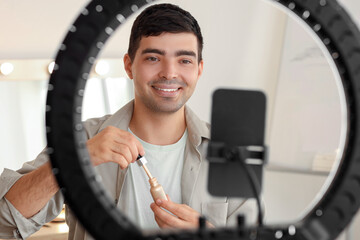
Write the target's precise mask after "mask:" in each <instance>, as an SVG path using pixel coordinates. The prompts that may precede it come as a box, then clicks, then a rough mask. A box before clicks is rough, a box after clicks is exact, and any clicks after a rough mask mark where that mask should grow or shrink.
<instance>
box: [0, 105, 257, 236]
mask: <svg viewBox="0 0 360 240" xmlns="http://www.w3.org/2000/svg"><path fill="white" fill-rule="evenodd" d="M132 113H133V101H131V102H129V103H128V104H127V105H125V106H124V107H123V108H121V109H120V110H119V111H117V112H116V113H115V114H113V115H107V116H104V117H102V118H95V119H89V120H87V121H86V122H85V123H84V126H85V129H86V133H87V135H88V138H92V137H93V136H95V135H96V134H97V133H98V132H99V131H101V130H102V129H104V128H106V127H107V126H115V127H118V128H120V129H123V130H127V129H128V126H129V123H130V120H131V116H132ZM185 118H186V124H187V129H188V139H187V143H186V148H185V159H184V165H183V171H182V177H181V180H182V181H181V182H182V184H181V192H182V202H183V203H184V204H187V205H189V206H190V207H191V208H193V209H195V210H196V211H198V212H200V213H201V214H202V215H204V216H205V217H206V218H207V220H208V221H210V222H211V223H213V224H214V225H215V226H219V227H220V226H231V225H235V224H236V219H237V215H238V214H240V213H241V214H244V215H245V217H246V219H247V223H248V224H250V223H254V222H255V219H256V214H257V213H256V211H257V210H256V202H255V201H254V200H246V201H245V200H244V199H239V198H236V199H235V198H227V197H213V196H211V195H210V194H209V193H208V191H207V174H208V161H207V160H206V159H205V156H206V146H207V143H208V141H209V138H210V128H209V124H207V123H205V122H203V121H201V120H200V119H199V118H198V117H197V116H196V115H195V114H194V113H193V112H192V110H191V109H190V108H189V107H185ZM47 160H48V157H47V155H46V153H45V152H44V151H43V152H42V153H41V154H40V155H39V156H38V157H37V158H36V159H35V160H34V161H32V162H28V163H25V164H24V166H23V167H22V168H21V169H20V170H18V171H16V172H15V171H12V170H9V169H5V170H4V172H3V173H2V174H1V176H0V238H11V237H12V238H18V239H21V238H23V239H25V238H27V237H29V236H30V235H31V234H33V233H34V232H36V231H37V230H39V229H40V227H41V226H42V225H43V224H44V223H46V222H48V221H51V220H52V219H54V218H55V217H56V216H57V215H58V214H59V213H60V211H61V208H62V205H63V203H64V199H63V197H62V195H61V194H60V193H57V194H56V195H55V196H54V197H53V198H52V199H51V200H50V201H49V203H48V204H47V205H46V206H45V207H44V208H43V209H42V210H41V211H40V212H39V213H38V214H36V215H35V216H34V217H32V218H30V219H26V218H24V217H23V216H21V214H20V213H19V212H18V211H17V210H16V209H15V208H14V207H13V206H12V205H11V203H10V202H8V201H7V200H6V199H5V198H4V195H5V194H6V192H7V191H8V190H9V189H10V187H11V186H12V185H13V184H14V183H15V182H16V181H17V180H18V179H19V178H20V177H21V176H22V175H23V174H25V173H27V172H30V171H32V170H34V169H36V168H37V167H39V166H41V165H42V164H43V163H45V162H46V161H47ZM95 169H96V171H97V173H98V174H100V175H101V177H102V179H103V181H102V183H103V185H104V187H105V188H106V189H107V190H108V193H109V196H110V197H111V198H112V200H114V201H117V199H119V196H120V192H121V188H122V184H123V182H124V179H125V175H126V172H127V169H125V170H121V169H120V168H119V166H118V165H117V164H116V163H106V164H102V165H99V166H97V167H96V168H95ZM66 222H67V224H68V225H69V239H75V240H88V239H92V238H91V236H90V234H88V233H87V232H86V231H85V230H84V229H83V227H82V226H81V224H80V222H79V221H78V220H77V219H76V217H75V215H74V214H73V213H72V212H71V211H70V210H69V208H66Z"/></svg>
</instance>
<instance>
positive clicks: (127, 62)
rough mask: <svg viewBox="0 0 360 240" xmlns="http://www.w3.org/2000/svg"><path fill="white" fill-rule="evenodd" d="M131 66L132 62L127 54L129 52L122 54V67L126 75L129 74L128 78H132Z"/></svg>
mask: <svg viewBox="0 0 360 240" xmlns="http://www.w3.org/2000/svg"><path fill="white" fill-rule="evenodd" d="M131 66H132V62H131V59H130V56H129V54H125V55H124V68H125V71H126V73H127V75H128V76H129V78H130V79H133V74H132V69H131Z"/></svg>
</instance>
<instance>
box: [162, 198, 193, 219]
mask: <svg viewBox="0 0 360 240" xmlns="http://www.w3.org/2000/svg"><path fill="white" fill-rule="evenodd" d="M156 204H157V205H158V206H160V207H162V208H164V209H166V210H168V211H169V212H171V213H173V214H174V215H176V216H178V217H179V218H181V219H183V220H187V221H193V220H194V219H197V218H198V217H199V216H200V214H199V213H198V212H196V211H195V210H194V209H192V208H190V207H189V206H188V205H186V204H177V203H174V202H172V201H163V200H161V199H157V200H156Z"/></svg>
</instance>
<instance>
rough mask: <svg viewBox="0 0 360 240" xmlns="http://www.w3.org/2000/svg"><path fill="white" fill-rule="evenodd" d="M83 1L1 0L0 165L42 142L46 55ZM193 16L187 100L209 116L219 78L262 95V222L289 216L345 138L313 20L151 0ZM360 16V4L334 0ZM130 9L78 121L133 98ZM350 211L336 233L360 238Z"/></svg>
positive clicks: (246, 3) (253, 3)
mask: <svg viewBox="0 0 360 240" xmlns="http://www.w3.org/2000/svg"><path fill="white" fill-rule="evenodd" d="M87 2H88V1H85V0H77V1H70V0H63V1H45V0H34V1H31V2H26V1H19V0H2V1H0V23H1V24H2V26H1V31H2V33H1V37H0V114H1V117H0V134H1V135H0V136H1V137H0V172H2V171H3V169H4V168H10V169H18V168H20V167H21V165H22V164H23V163H24V162H25V161H30V160H33V159H34V158H35V157H36V155H37V154H38V153H39V152H40V151H41V150H42V149H43V148H44V147H45V146H46V137H45V128H44V125H45V113H44V111H45V101H46V92H47V83H48V79H49V76H50V73H51V71H52V64H53V60H54V58H55V56H56V53H57V51H58V49H59V47H60V44H61V42H62V40H63V38H64V37H65V34H66V33H67V31H68V29H69V27H70V25H71V23H72V22H73V21H74V20H75V18H76V17H77V16H78V14H79V13H80V12H81V9H82V8H83V7H84V6H86V4H87ZM159 2H169V3H174V4H177V5H179V6H181V7H183V8H184V9H186V10H188V11H189V12H191V13H192V14H193V15H194V16H195V18H197V20H198V22H199V24H200V26H201V28H202V32H203V35H204V52H203V56H204V62H205V64H204V73H203V76H202V77H201V79H200V80H199V82H198V86H197V89H196V91H195V93H194V95H193V96H192V98H191V99H190V102H189V106H190V107H191V108H192V109H193V110H194V111H195V112H196V113H197V114H198V115H199V116H200V117H201V118H202V119H204V120H206V121H210V110H211V94H212V92H213V91H214V90H215V89H217V88H220V87H225V88H237V89H254V90H261V91H263V92H264V93H265V94H266V96H267V118H266V144H267V145H268V146H269V149H270V155H269V162H268V164H267V166H266V167H265V173H264V179H263V198H264V204H265V222H266V223H268V224H277V223H285V222H286V223H290V222H294V221H296V220H298V219H300V218H301V217H302V216H304V215H306V213H307V211H308V210H309V209H311V206H313V205H314V204H315V203H316V202H317V201H318V200H319V199H320V198H321V196H322V194H323V192H324V191H325V190H326V187H327V186H328V184H329V183H330V182H331V179H332V177H333V176H334V174H335V172H336V169H337V167H338V165H339V164H341V163H340V159H341V155H342V151H343V148H344V144H345V138H346V124H347V123H346V121H347V120H346V114H347V113H346V108H345V105H344V104H345V102H344V93H343V91H342V85H341V82H340V79H339V76H338V73H337V70H336V69H335V67H334V63H333V62H332V61H331V57H330V56H329V55H328V53H327V52H326V51H324V46H323V44H322V43H321V41H320V40H319V39H317V37H316V36H314V35H313V33H312V31H311V29H309V28H308V27H307V26H305V25H304V24H303V23H302V22H301V21H299V19H298V18H297V17H296V16H294V15H293V14H292V13H290V12H288V11H286V10H285V9H283V8H282V7H281V6H280V5H277V4H275V3H272V2H271V1H269V0H227V1H224V2H222V3H223V5H221V6H219V2H218V1H214V0H210V1H209V0H198V1H190V0H182V1H180V0H172V1H157V3H159ZM339 2H340V3H341V4H342V6H343V7H344V8H345V9H347V10H348V12H349V14H350V15H351V17H352V18H353V20H354V21H355V22H356V23H357V24H358V26H359V25H360V24H359V23H360V3H359V1H356V0H341V1H339ZM135 17H136V14H135V15H134V16H132V17H131V18H130V19H128V20H127V22H126V23H125V24H123V25H122V26H121V28H119V29H118V30H117V31H116V32H115V34H114V35H113V36H112V37H111V38H110V39H109V41H108V43H107V44H106V46H105V48H104V50H103V51H102V52H101V53H100V56H99V57H98V59H97V61H96V63H95V64H94V68H93V70H92V72H91V75H90V77H89V80H88V82H87V85H86V89H85V96H84V101H83V115H82V118H83V120H85V119H88V118H90V117H99V116H103V115H105V114H111V113H114V112H116V111H117V110H118V109H119V108H120V107H121V106H123V105H124V104H125V103H127V102H128V101H130V100H131V99H132V98H133V84H132V81H131V80H130V79H128V77H127V75H126V73H125V71H124V69H123V62H122V57H123V55H124V54H125V53H126V51H127V47H128V38H129V33H130V27H131V25H132V22H133V20H134V18H135ZM359 223H360V218H359V217H358V216H357V217H356V218H355V219H354V223H353V224H351V225H350V226H349V227H348V228H347V229H346V231H345V232H344V233H343V234H342V235H341V236H340V237H339V239H346V240H350V239H359V238H360V230H359V229H356V228H354V227H353V225H355V224H359Z"/></svg>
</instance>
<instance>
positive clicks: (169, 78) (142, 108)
mask: <svg viewBox="0 0 360 240" xmlns="http://www.w3.org/2000/svg"><path fill="white" fill-rule="evenodd" d="M202 48H203V39H202V35H201V31H200V27H199V26H198V23H197V21H196V20H195V19H194V18H193V17H192V16H191V15H190V13H188V12H186V11H184V10H182V9H181V8H179V7H177V6H174V5H170V4H159V5H154V6H151V7H149V8H147V9H146V10H144V11H143V12H142V13H141V14H140V15H139V16H138V18H137V19H136V20H135V22H134V25H133V27H132V31H131V36H130V43H129V49H128V53H127V54H126V55H125V56H124V65H125V70H126V72H127V74H128V76H129V78H131V79H133V81H134V89H135V98H134V100H133V101H131V102H130V103H128V104H127V105H125V106H124V107H123V108H122V109H120V110H119V111H118V112H116V113H115V114H114V115H112V116H105V117H103V118H98V119H90V120H88V121H86V122H85V123H84V126H85V129H86V131H87V134H88V137H89V140H88V141H87V147H88V150H89V153H90V156H91V161H92V163H93V165H94V166H95V169H96V171H97V172H98V174H99V175H100V176H101V177H102V179H103V181H102V182H103V184H104V186H105V188H106V189H107V190H108V192H109V195H110V196H111V197H112V198H113V199H114V201H115V203H116V204H117V205H118V207H119V208H120V209H121V210H122V211H123V212H124V213H125V214H127V215H128V217H129V218H130V219H131V220H133V221H134V222H136V223H138V224H139V225H140V227H141V228H142V229H151V228H156V227H160V228H193V227H197V225H198V217H199V216H200V214H202V215H205V216H206V217H207V220H208V225H209V226H225V225H227V224H232V223H234V222H235V219H236V216H237V214H238V213H240V212H242V213H243V214H247V215H248V213H249V211H251V209H252V207H253V206H252V205H254V203H252V202H250V201H244V200H239V199H238V200H230V199H228V198H225V197H222V198H215V197H212V196H210V195H209V194H208V193H207V191H206V185H207V184H206V181H207V179H206V176H207V167H208V165H207V162H206V160H205V154H204V153H205V152H206V143H207V142H208V140H209V136H210V134H209V125H208V124H206V123H204V122H202V121H201V120H199V119H198V118H197V117H196V115H195V114H194V113H193V112H192V111H191V110H190V109H189V108H188V107H186V106H185V103H186V102H187V100H188V99H189V98H190V96H191V95H192V94H193V92H194V90H195V86H196V83H197V81H198V79H199V77H200V76H201V74H202V71H203V60H202ZM139 154H140V155H145V156H146V158H147V160H148V161H149V163H148V164H147V166H148V168H149V169H150V171H151V173H152V174H153V175H154V176H155V177H156V178H157V179H158V180H159V182H160V183H161V184H162V185H163V187H164V189H165V192H166V193H167V194H168V200H167V201H166V200H157V201H156V203H153V201H152V199H151V195H150V193H149V184H148V182H147V178H146V175H145V174H144V172H143V170H142V169H141V168H140V167H139V166H138V165H137V164H136V163H135V164H132V163H134V162H135V161H136V158H137V156H138V155H139ZM58 190H59V188H58V186H57V183H56V181H55V179H54V177H53V175H52V172H51V166H50V163H49V161H48V157H47V156H46V154H45V153H44V152H43V153H41V154H40V155H39V156H38V157H37V159H36V160H35V161H34V162H30V163H26V164H25V165H24V166H23V168H22V169H20V170H19V171H17V172H14V171H10V170H5V171H4V172H3V174H2V175H1V187H0V209H1V212H0V223H1V224H0V237H17V238H26V237H28V236H29V235H31V234H32V233H33V232H35V231H37V230H38V229H39V228H40V227H41V226H42V225H43V224H44V223H46V222H48V221H51V219H53V218H55V217H56V216H57V215H58V214H59V212H60V210H61V208H62V205H63V203H64V199H63V197H62V195H61V194H60V193H59V191H58ZM250 205H251V206H250ZM66 210H67V211H66V213H67V217H66V221H67V223H68V225H69V229H70V230H69V239H91V236H90V235H89V234H88V233H87V232H86V231H85V230H84V229H83V228H82V226H81V225H80V223H79V222H78V221H77V219H76V218H75V216H74V215H73V214H72V212H71V211H70V210H69V209H68V208H67V209H66ZM248 216H249V215H248ZM248 220H250V221H251V220H252V219H248Z"/></svg>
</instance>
